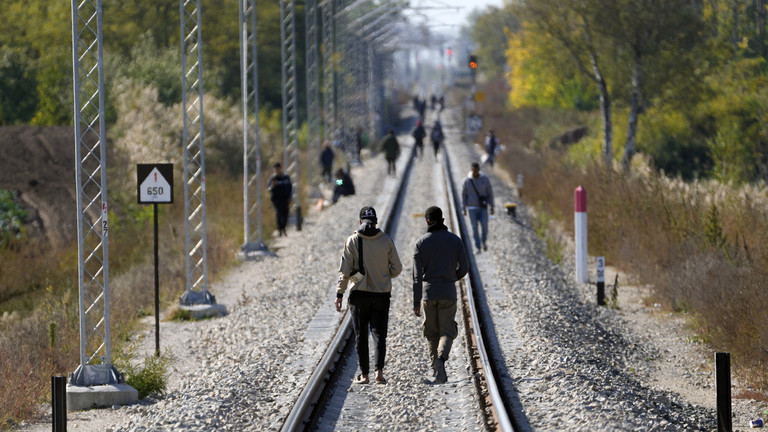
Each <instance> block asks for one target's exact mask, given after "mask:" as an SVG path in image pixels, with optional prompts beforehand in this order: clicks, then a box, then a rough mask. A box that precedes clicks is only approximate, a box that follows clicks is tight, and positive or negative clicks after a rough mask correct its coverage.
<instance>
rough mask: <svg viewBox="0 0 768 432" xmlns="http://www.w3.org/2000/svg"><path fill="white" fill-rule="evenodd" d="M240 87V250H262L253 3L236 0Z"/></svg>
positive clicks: (256, 65)
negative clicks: (241, 139)
mask: <svg viewBox="0 0 768 432" xmlns="http://www.w3.org/2000/svg"><path fill="white" fill-rule="evenodd" d="M239 6H240V8H239V9H240V80H241V82H240V87H241V90H242V109H243V213H244V214H243V221H244V222H243V223H244V229H243V231H244V233H245V235H244V237H245V239H244V242H243V246H242V248H241V250H242V252H243V253H245V255H246V257H247V256H248V254H249V253H253V252H257V251H266V250H267V247H266V245H264V241H263V240H264V239H263V236H262V221H261V147H260V142H259V93H258V62H257V55H256V46H257V45H256V0H239Z"/></svg>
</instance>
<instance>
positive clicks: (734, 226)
mask: <svg viewBox="0 0 768 432" xmlns="http://www.w3.org/2000/svg"><path fill="white" fill-rule="evenodd" d="M486 119H487V121H489V123H490V127H494V128H495V129H496V131H497V135H499V136H500V137H503V138H502V139H503V140H504V143H505V144H506V146H507V147H506V150H505V152H504V153H502V154H501V155H500V158H499V163H500V164H501V165H502V166H504V167H505V169H506V170H508V171H509V172H510V173H511V174H512V175H513V176H515V175H516V174H518V173H520V174H524V188H523V189H522V199H523V200H524V201H525V202H527V203H528V204H529V205H531V206H535V207H537V208H539V206H541V209H542V210H543V211H544V212H545V213H546V214H547V215H550V217H551V215H561V217H562V220H560V221H559V222H560V223H561V226H562V227H564V228H565V229H566V230H567V231H568V232H573V217H572V216H571V215H572V212H573V190H574V189H575V188H576V187H577V186H579V185H582V186H584V188H585V189H586V190H587V194H588V215H589V216H588V218H589V219H588V221H589V253H590V254H591V255H602V256H605V257H606V259H607V261H608V262H609V263H611V265H615V266H617V267H620V268H622V269H623V270H624V271H627V272H630V273H632V274H633V275H635V277H636V278H637V279H638V282H640V283H643V284H649V285H650V286H652V287H653V292H654V296H655V297H656V298H655V300H654V301H658V302H660V303H662V304H663V305H664V306H665V307H667V308H668V309H669V310H674V311H679V312H683V313H687V314H690V316H691V322H692V324H693V325H695V326H696V331H697V332H699V333H700V334H702V335H703V338H704V340H706V341H707V342H708V343H709V345H710V347H711V348H712V349H713V350H715V351H728V352H730V353H731V355H732V360H733V365H734V371H736V373H737V374H739V375H740V377H742V378H744V379H745V380H748V382H750V383H751V385H753V386H755V387H756V388H758V389H760V391H762V392H765V391H766V390H768V379H767V378H766V377H767V376H768V375H766V372H768V367H766V365H768V348H765V347H766V346H768V321H766V320H765V318H764V317H765V311H766V310H768V295H766V293H765V280H767V278H768V270H767V269H768V196H767V195H766V192H765V189H764V185H752V186H746V187H743V188H733V187H731V186H728V185H722V184H718V183H715V182H695V183H685V182H682V181H680V180H676V179H669V178H666V177H663V176H660V175H658V174H655V173H651V172H649V171H648V170H642V171H641V170H637V171H636V172H631V173H629V174H623V173H620V172H619V171H616V170H607V169H605V168H604V167H603V166H602V165H601V164H600V163H598V162H595V163H593V164H591V165H589V166H587V167H575V166H573V165H570V164H569V163H568V162H567V161H566V157H565V155H564V154H561V153H558V152H554V151H551V150H545V151H537V152H533V151H531V147H532V146H530V145H529V144H530V143H532V142H533V141H534V137H535V135H536V132H535V131H536V130H537V128H538V125H539V124H542V123H546V124H548V126H547V127H548V129H555V128H554V127H553V125H557V124H560V125H561V131H562V130H565V129H568V128H571V127H573V126H575V125H574V124H573V123H572V122H568V121H565V122H562V118H561V117H559V116H557V115H555V116H552V115H548V116H542V115H541V113H533V112H532V111H531V110H528V111H518V112H515V113H512V114H509V113H504V114H503V115H495V116H494V115H493V113H490V115H486Z"/></svg>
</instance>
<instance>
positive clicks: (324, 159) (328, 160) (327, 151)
mask: <svg viewBox="0 0 768 432" xmlns="http://www.w3.org/2000/svg"><path fill="white" fill-rule="evenodd" d="M334 159H336V154H335V153H334V152H333V149H332V148H331V145H330V144H329V143H328V142H327V141H326V143H325V146H324V147H323V151H322V152H320V166H322V168H323V172H322V174H321V176H322V177H323V180H325V181H326V182H330V181H331V170H332V169H333V160H334Z"/></svg>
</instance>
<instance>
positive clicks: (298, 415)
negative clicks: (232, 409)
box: [280, 146, 416, 432]
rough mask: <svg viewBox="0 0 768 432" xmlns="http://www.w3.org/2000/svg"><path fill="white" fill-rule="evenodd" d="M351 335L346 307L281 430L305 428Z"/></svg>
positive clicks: (398, 193) (391, 218)
mask: <svg viewBox="0 0 768 432" xmlns="http://www.w3.org/2000/svg"><path fill="white" fill-rule="evenodd" d="M415 150H416V147H415V146H413V147H411V152H410V154H409V155H408V162H407V164H406V166H405V170H404V173H403V175H401V176H399V177H398V179H397V185H396V187H395V192H394V193H393V194H392V196H391V197H390V198H389V200H388V202H387V205H386V207H385V208H384V212H383V213H382V218H381V220H382V221H383V222H382V223H381V230H382V231H385V232H389V231H390V228H391V227H392V225H393V223H394V222H395V215H396V214H397V212H396V211H395V210H396V209H397V207H398V206H399V205H400V201H401V199H402V197H403V195H404V191H405V187H404V186H405V184H406V179H407V178H408V176H409V174H410V170H411V167H412V166H413V159H414V155H415ZM351 334H352V316H351V314H350V313H349V310H347V311H346V312H345V313H344V317H343V318H342V320H341V323H340V324H339V327H338V329H337V330H336V334H335V335H334V337H333V339H332V340H331V343H330V344H329V345H328V348H327V349H326V350H325V353H324V354H323V357H322V359H321V360H320V362H319V363H318V365H317V367H316V368H315V370H314V371H313V372H312V375H310V377H309V379H308V380H307V384H306V385H305V386H304V389H303V390H302V391H301V394H300V395H299V397H298V399H296V403H295V404H294V405H293V408H291V412H290V413H289V414H288V416H287V417H286V419H285V422H284V423H283V427H282V428H281V429H280V430H281V431H284V432H288V431H298V430H304V429H305V427H306V426H307V421H308V419H310V418H311V415H312V411H313V410H314V408H315V405H316V401H317V399H318V397H319V396H320V394H321V392H322V391H323V389H324V387H325V386H326V385H327V383H328V380H327V377H328V376H329V375H330V373H331V371H332V369H333V368H334V367H335V365H336V363H337V361H338V358H339V356H340V354H341V352H342V351H343V350H344V347H345V344H346V343H347V342H348V340H349V337H350V336H351Z"/></svg>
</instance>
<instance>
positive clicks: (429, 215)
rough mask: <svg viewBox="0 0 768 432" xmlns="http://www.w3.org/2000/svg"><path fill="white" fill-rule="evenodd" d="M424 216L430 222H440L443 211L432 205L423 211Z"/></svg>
mask: <svg viewBox="0 0 768 432" xmlns="http://www.w3.org/2000/svg"><path fill="white" fill-rule="evenodd" d="M424 217H425V218H426V219H427V220H428V221H430V222H442V220H443V211H442V210H440V207H437V206H432V207H430V208H428V209H427V211H426V212H424Z"/></svg>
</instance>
